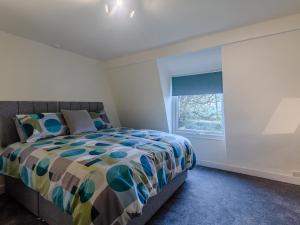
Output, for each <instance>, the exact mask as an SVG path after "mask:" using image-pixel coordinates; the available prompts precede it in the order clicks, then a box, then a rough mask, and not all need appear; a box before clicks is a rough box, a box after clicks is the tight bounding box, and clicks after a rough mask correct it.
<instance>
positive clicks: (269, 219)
mask: <svg viewBox="0 0 300 225" xmlns="http://www.w3.org/2000/svg"><path fill="white" fill-rule="evenodd" d="M0 224H1V225H29V224H30V225H45V223H43V222H41V221H39V220H37V219H36V218H35V217H34V216H32V215H31V214H30V213H29V212H27V211H26V210H25V209H24V208H23V207H22V206H20V205H19V204H18V203H17V202H15V201H13V200H12V199H11V198H10V197H8V196H7V195H5V194H4V195H1V196H0ZM202 224H203V225H233V224H234V225H250V224H251V225H252V224H253V225H268V224H270V225H289V224H291V225H296V224H300V186H296V185H291V184H285V183H281V182H275V181H270V180H266V179H262V178H256V177H251V176H246V175H241V174H236V173H230V172H224V171H220V170H215V169H209V168H205V167H197V168H195V169H194V170H193V171H191V172H190V173H189V177H188V179H187V181H186V183H185V184H184V185H183V186H182V187H181V188H180V189H179V190H178V191H177V192H176V194H175V195H174V196H173V197H172V198H171V199H170V200H169V201H168V202H167V203H166V204H165V205H164V206H163V207H162V208H161V209H160V211H159V212H158V213H157V214H156V215H155V216H154V217H153V218H152V220H151V221H149V223H148V225H202Z"/></svg>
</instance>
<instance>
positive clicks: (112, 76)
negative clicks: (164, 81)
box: [107, 61, 168, 131]
mask: <svg viewBox="0 0 300 225" xmlns="http://www.w3.org/2000/svg"><path fill="white" fill-rule="evenodd" d="M107 74H108V78H109V81H110V84H111V88H112V91H113V96H114V98H115V102H116V105H117V109H118V114H119V118H120V122H121V124H122V126H128V127H134V128H148V129H155V130H161V131H168V123H167V117H166V111H165V107H164V101H163V94H162V89H161V86H160V77H159V71H158V68H157V64H156V61H149V62H143V63H139V64H132V65H128V66H123V67H118V68H115V69H110V70H108V71H107Z"/></svg>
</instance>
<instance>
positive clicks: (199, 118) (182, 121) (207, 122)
mask: <svg viewBox="0 0 300 225" xmlns="http://www.w3.org/2000/svg"><path fill="white" fill-rule="evenodd" d="M222 102H223V94H208V95H189V96H179V97H178V107H179V109H178V110H179V111H178V114H179V115H178V129H180V130H186V129H189V130H197V131H204V132H213V133H223V123H222V120H223V108H222V105H223V104H222Z"/></svg>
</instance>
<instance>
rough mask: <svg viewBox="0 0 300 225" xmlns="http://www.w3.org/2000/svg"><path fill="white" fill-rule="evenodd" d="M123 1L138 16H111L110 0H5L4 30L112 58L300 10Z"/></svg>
mask: <svg viewBox="0 0 300 225" xmlns="http://www.w3.org/2000/svg"><path fill="white" fill-rule="evenodd" d="M110 1H113V0H110ZM124 1H130V2H131V3H132V4H133V5H134V9H135V16H134V18H133V19H129V18H128V16H126V17H125V16H124V15H120V14H116V15H114V16H108V15H106V13H105V8H104V4H105V3H104V2H105V0H1V1H0V30H3V31H6V32H9V33H12V34H15V35H19V36H22V37H25V38H28V39H32V40H35V41H39V42H42V43H45V44H48V45H51V46H59V47H61V48H63V49H65V50H69V51H72V52H75V53H78V54H81V55H85V56H89V57H92V58H97V59H100V60H108V59H112V58H115V57H119V56H124V55H126V54H129V53H134V52H139V51H143V50H146V49H150V48H156V47H160V46H163V45H166V44H171V43H175V42H178V41H181V40H184V39H187V38H192V37H195V36H201V35H206V34H209V33H214V32H219V31H223V30H226V29H231V28H235V27H239V26H243V25H248V24H252V23H256V22H260V21H263V20H267V19H272V18H275V17H280V16H285V15H289V14H293V13H298V12H300V0H124Z"/></svg>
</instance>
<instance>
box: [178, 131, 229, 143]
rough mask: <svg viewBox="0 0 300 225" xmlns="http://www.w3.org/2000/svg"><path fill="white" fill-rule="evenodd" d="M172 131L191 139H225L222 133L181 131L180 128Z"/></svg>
mask: <svg viewBox="0 0 300 225" xmlns="http://www.w3.org/2000/svg"><path fill="white" fill-rule="evenodd" d="M173 133H174V134H177V135H180V136H183V137H186V138H193V139H208V140H216V141H224V140H225V135H224V134H209V133H201V132H192V131H181V130H176V131H173Z"/></svg>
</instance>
